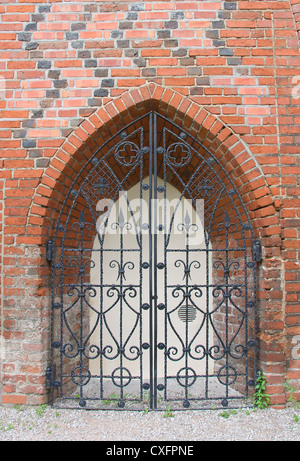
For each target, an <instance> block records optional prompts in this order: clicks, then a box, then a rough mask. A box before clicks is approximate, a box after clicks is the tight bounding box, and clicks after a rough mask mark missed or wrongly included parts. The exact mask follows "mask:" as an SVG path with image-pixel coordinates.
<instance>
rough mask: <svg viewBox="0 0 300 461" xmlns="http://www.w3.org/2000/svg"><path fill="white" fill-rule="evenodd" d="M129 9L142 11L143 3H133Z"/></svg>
mask: <svg viewBox="0 0 300 461" xmlns="http://www.w3.org/2000/svg"><path fill="white" fill-rule="evenodd" d="M130 9H131V11H144V9H145V5H144V3H133V4H132V5H131V8H130Z"/></svg>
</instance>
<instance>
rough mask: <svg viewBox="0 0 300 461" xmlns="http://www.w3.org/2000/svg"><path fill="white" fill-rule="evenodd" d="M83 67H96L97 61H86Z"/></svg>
mask: <svg viewBox="0 0 300 461" xmlns="http://www.w3.org/2000/svg"><path fill="white" fill-rule="evenodd" d="M84 67H97V59H87V60H86V61H84Z"/></svg>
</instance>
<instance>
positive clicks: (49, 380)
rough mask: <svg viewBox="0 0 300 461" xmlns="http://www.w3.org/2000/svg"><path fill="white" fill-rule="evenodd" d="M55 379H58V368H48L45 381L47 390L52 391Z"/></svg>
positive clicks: (50, 366) (53, 366)
mask: <svg viewBox="0 0 300 461" xmlns="http://www.w3.org/2000/svg"><path fill="white" fill-rule="evenodd" d="M55 377H56V366H55V364H53V365H49V367H47V368H46V379H45V387H46V389H51V388H52V387H54V383H55Z"/></svg>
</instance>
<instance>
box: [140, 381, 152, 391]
mask: <svg viewBox="0 0 300 461" xmlns="http://www.w3.org/2000/svg"><path fill="white" fill-rule="evenodd" d="M142 387H143V389H145V391H147V390H148V389H150V384H149V383H144V384H143V386H142Z"/></svg>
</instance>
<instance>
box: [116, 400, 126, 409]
mask: <svg viewBox="0 0 300 461" xmlns="http://www.w3.org/2000/svg"><path fill="white" fill-rule="evenodd" d="M118 407H119V408H124V407H125V402H124V400H120V401H119V402H118Z"/></svg>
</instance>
